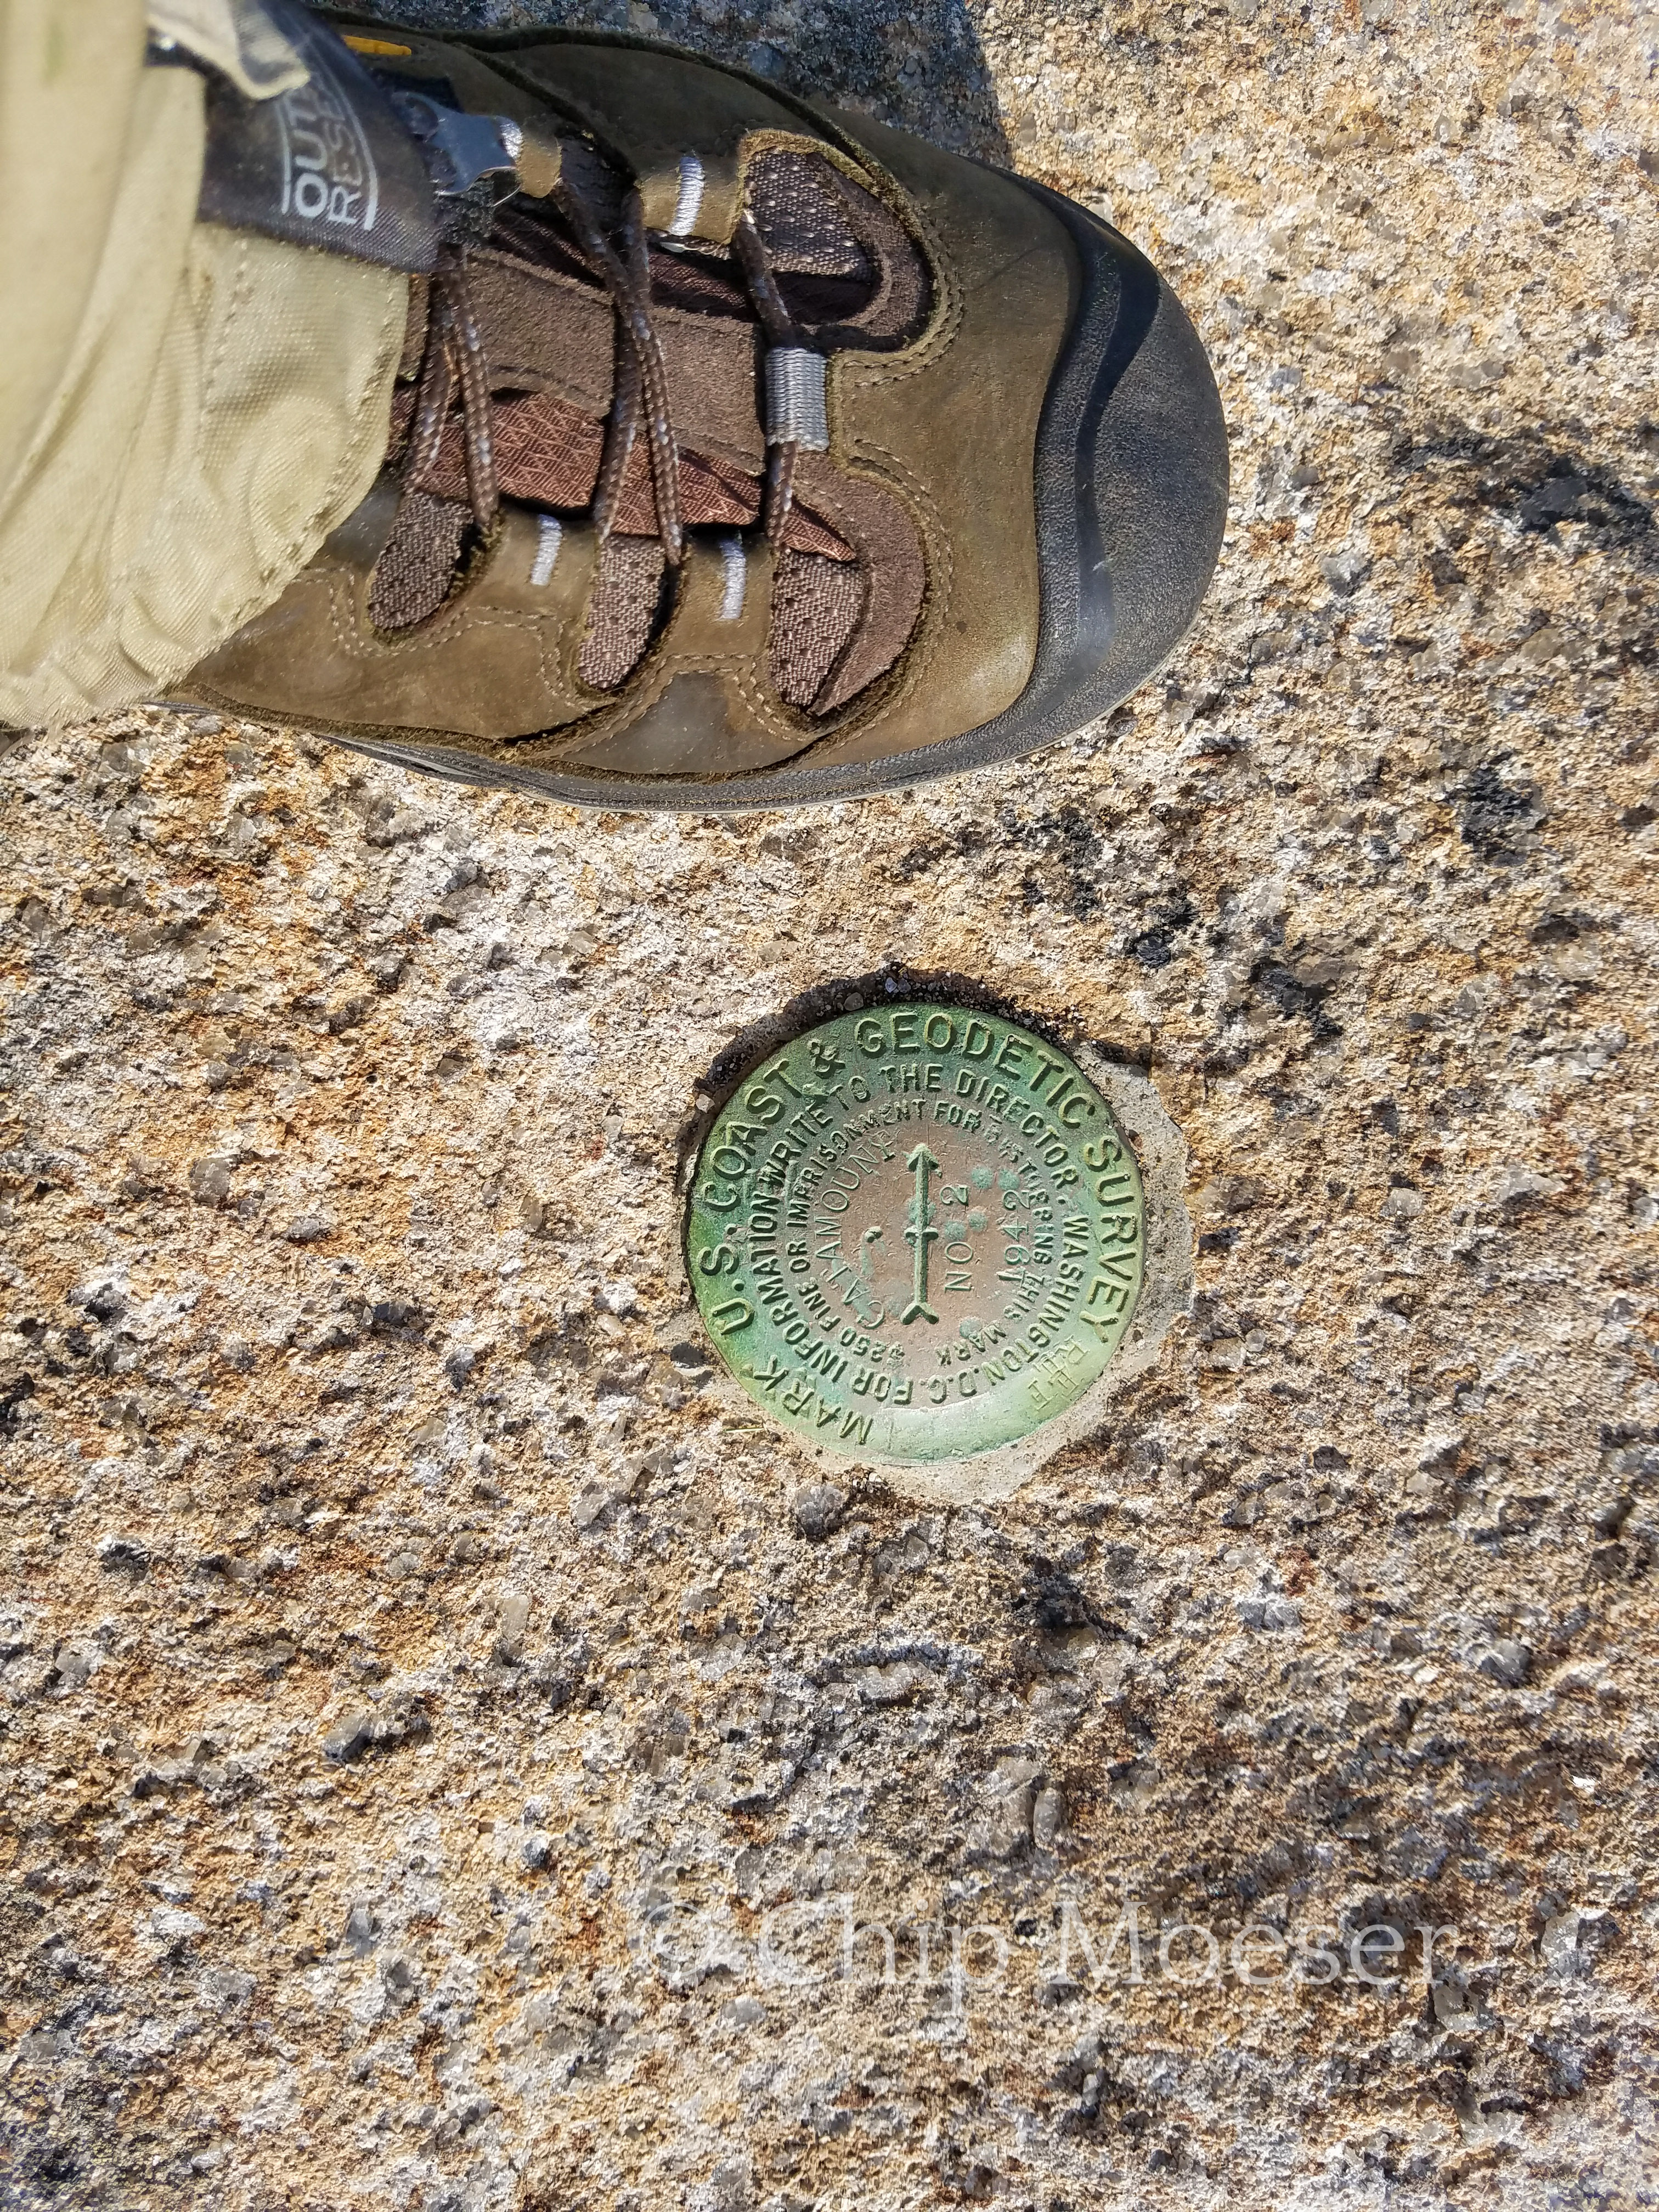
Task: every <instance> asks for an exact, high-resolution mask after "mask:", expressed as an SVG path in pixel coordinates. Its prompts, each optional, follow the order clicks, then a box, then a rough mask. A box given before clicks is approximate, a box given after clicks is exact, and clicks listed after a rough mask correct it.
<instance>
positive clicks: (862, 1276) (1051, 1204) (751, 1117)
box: [686, 1006, 1146, 1462]
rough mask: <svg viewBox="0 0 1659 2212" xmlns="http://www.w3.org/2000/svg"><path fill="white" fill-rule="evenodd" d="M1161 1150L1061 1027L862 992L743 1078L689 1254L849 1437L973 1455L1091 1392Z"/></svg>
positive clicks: (723, 1347) (726, 1317) (755, 1384)
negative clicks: (1150, 1167)
mask: <svg viewBox="0 0 1659 2212" xmlns="http://www.w3.org/2000/svg"><path fill="white" fill-rule="evenodd" d="M1145 1249H1146V1209H1145V1202H1144V1200H1143V1196H1142V1192H1141V1185H1140V1171H1139V1167H1138V1166H1137V1164H1136V1162H1135V1157H1134V1153H1133V1151H1132V1150H1131V1149H1130V1146H1129V1145H1128V1143H1127V1139H1125V1137H1124V1135H1123V1133H1122V1132H1121V1130H1120V1128H1119V1127H1118V1126H1117V1123H1116V1122H1115V1121H1114V1119H1113V1117H1112V1111H1111V1109H1110V1107H1109V1106H1108V1104H1107V1103H1106V1101H1105V1100H1104V1099H1103V1097H1101V1095H1100V1093H1099V1092H1098V1091H1097V1090H1096V1089H1095V1087H1094V1085H1092V1084H1091V1082H1090V1081H1089V1079H1088V1078H1087V1077H1086V1076H1085V1074H1084V1073H1082V1071H1081V1069H1079V1067H1078V1066H1077V1065H1076V1063H1075V1062H1074V1061H1073V1060H1070V1059H1069V1058H1067V1056H1066V1054H1064V1053H1063V1052H1061V1051H1060V1050H1059V1049H1058V1048H1056V1047H1055V1046H1054V1045H1051V1044H1049V1043H1047V1042H1045V1041H1044V1040H1043V1039H1042V1038H1041V1037H1036V1036H1032V1035H1031V1034H1030V1031H1029V1030H1023V1029H1019V1028H1018V1027H1016V1025H1015V1024H1013V1023H1012V1022H1007V1021H1004V1020H1002V1019H1001V1018H1000V1017H998V1016H996V1015H994V1014H970V1013H968V1012H964V1011H963V1009H962V1008H961V1007H960V1006H883V1007H880V1008H878V1009H874V1010H872V1011H871V1012H863V1013H854V1014H843V1015H841V1016H839V1017H838V1018H836V1020H834V1021H830V1022H825V1023H823V1024H822V1025H821V1026H820V1027H818V1028H817V1029H815V1030H808V1031H807V1032H806V1033H805V1036H799V1037H797V1038H796V1039H795V1040H794V1041H793V1043H790V1044H788V1045H786V1046H785V1047H784V1048H783V1050H782V1051H781V1052H778V1053H775V1054H773V1055H772V1057H771V1059H769V1060H767V1061H766V1062H765V1064H764V1065H763V1066H761V1067H759V1068H757V1069H756V1071H755V1072H754V1073H753V1074H751V1075H750V1076H748V1077H747V1078H745V1079H744V1081H743V1082H742V1083H741V1084H740V1085H738V1089H737V1091H735V1093H734V1094H733V1095H732V1097H731V1098H730V1099H729V1100H728V1101H727V1102H726V1105H725V1106H724V1107H723V1108H722V1109H720V1115H718V1117H717V1118H716V1120H715V1122H714V1127H713V1128H712V1129H710V1131H709V1133H708V1139H707V1141H706V1142H705V1144H704V1146H703V1148H702V1155H701V1157H700V1158H699V1160H698V1163H697V1170H696V1178H695V1180H694V1182H693V1184H692V1188H691V1200H690V1212H689V1214H688V1217H687V1221H686V1264H687V1267H688V1269H689V1272H690V1279H691V1282H692V1285H693V1286H694V1289H695V1291H696V1300H697V1304H698V1306H699V1308H700V1309H701V1310H702V1317H703V1320H704V1322H706V1323H707V1325H708V1332H709V1334H710V1335H711V1336H712V1337H713V1339H714V1344H715V1346H717V1348H718V1349H719V1352H720V1357H721V1358H722V1359H723V1360H724V1361H725V1362H726V1365H727V1366H728V1367H729V1368H730V1369H731V1370H732V1374H733V1375H735V1376H736V1377H737V1378H738V1382H740V1383H742V1384H743V1386H744V1389H746V1390H747V1391H749V1392H750V1394H751V1395H753V1396H754V1397H755V1398H757V1400H758V1401H759V1402H760V1403H761V1404H762V1405H763V1407H765V1408H766V1410H767V1412H768V1413H770V1414H771V1415H772V1416H773V1418H774V1419H776V1420H778V1421H781V1423H782V1424H783V1425H785V1426H786V1427H787V1428H790V1429H793V1430H794V1431H796V1432H797V1434H799V1435H800V1436H803V1437H807V1438H808V1439H810V1441H811V1442H812V1443H817V1444H822V1445H823V1446H825V1447H827V1448H828V1449H831V1450H834V1451H838V1452H844V1453H846V1454H847V1455H848V1456H849V1457H864V1458H871V1459H880V1460H892V1461H918V1462H919V1461H936V1460H950V1459H965V1458H967V1457H969V1455H971V1454H973V1453H975V1452H983V1451H990V1450H993V1449H994V1448H995V1447H996V1446H998V1445H1000V1444H1006V1443H1013V1442H1015V1441H1016V1440H1017V1439H1018V1438H1019V1437H1024V1436H1029V1435H1030V1432H1031V1431H1032V1430H1033V1429H1036V1428H1037V1427H1039V1426H1041V1425H1042V1423H1043V1422H1044V1421H1047V1420H1051V1419H1053V1418H1054V1415H1055V1414H1056V1413H1063V1412H1064V1411H1065V1409H1066V1407H1068V1406H1071V1405H1074V1404H1075V1403H1076V1402H1077V1401H1078V1400H1079V1398H1080V1397H1081V1396H1082V1395H1083V1394H1084V1392H1085V1390H1086V1389H1088V1388H1089V1386H1090V1384H1091V1383H1093V1382H1094V1381H1095V1379H1096V1378H1097V1376H1099V1375H1100V1373H1101V1372H1102V1370H1103V1369H1104V1367H1105V1365H1106V1364H1107V1362H1108V1361H1109V1359H1110V1358H1111V1356H1112V1353H1113V1352H1114V1351H1115V1349H1116V1347H1117V1345H1118V1342H1119V1340H1120V1339H1121V1337H1122V1335H1123V1333H1124V1331H1125V1330H1126V1329H1127V1327H1128V1325H1129V1319H1130V1316H1131V1315H1132V1314H1133V1311H1134V1306H1135V1300H1136V1298H1137V1297H1138V1296H1139V1291H1140V1281H1141V1272H1142V1265H1143V1255H1144V1253H1145Z"/></svg>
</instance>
